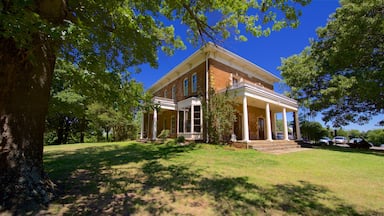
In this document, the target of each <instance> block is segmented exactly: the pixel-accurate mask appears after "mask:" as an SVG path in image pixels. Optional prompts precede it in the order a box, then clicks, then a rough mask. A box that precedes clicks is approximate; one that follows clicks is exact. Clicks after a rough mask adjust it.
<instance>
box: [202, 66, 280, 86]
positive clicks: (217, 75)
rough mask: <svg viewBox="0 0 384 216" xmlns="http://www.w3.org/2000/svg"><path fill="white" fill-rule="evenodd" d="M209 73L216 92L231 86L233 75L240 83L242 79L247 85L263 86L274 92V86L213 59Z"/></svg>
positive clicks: (211, 84)
mask: <svg viewBox="0 0 384 216" xmlns="http://www.w3.org/2000/svg"><path fill="white" fill-rule="evenodd" d="M209 71H210V81H211V83H210V86H212V87H213V88H214V89H215V91H218V90H221V89H224V88H226V87H229V86H230V85H231V83H232V80H231V74H232V76H233V77H234V78H236V79H238V80H239V81H240V79H241V78H242V79H243V81H244V82H246V83H251V84H256V85H262V86H264V87H266V88H268V89H271V90H273V86H272V85H269V84H268V83H266V82H263V81H261V80H260V79H257V78H255V77H249V76H248V75H247V74H245V73H244V72H242V71H239V70H236V69H234V68H232V67H230V66H228V65H225V64H223V63H221V62H218V61H216V60H213V59H209Z"/></svg>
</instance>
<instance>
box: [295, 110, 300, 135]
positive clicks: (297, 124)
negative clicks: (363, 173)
mask: <svg viewBox="0 0 384 216" xmlns="http://www.w3.org/2000/svg"><path fill="white" fill-rule="evenodd" d="M295 127H296V139H297V140H301V132H300V123H299V110H297V111H296V112H295Z"/></svg>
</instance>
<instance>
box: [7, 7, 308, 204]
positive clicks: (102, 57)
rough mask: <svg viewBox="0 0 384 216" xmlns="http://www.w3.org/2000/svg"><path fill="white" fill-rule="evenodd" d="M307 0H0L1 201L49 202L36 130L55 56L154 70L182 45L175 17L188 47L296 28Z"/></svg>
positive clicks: (93, 67) (101, 68)
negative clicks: (160, 53)
mask: <svg viewBox="0 0 384 216" xmlns="http://www.w3.org/2000/svg"><path fill="white" fill-rule="evenodd" d="M309 2H310V0H275V1H272V0H262V1H256V0H250V1H243V0H224V1H213V0H207V1H190V0H153V1H141V0H104V1H101V0H73V1H72V0H71V1H65V0H15V1H9V0H3V1H0V29H1V30H0V86H1V88H0V135H1V136H0V161H2V162H1V163H0V173H1V174H0V203H1V204H3V203H4V205H1V206H6V208H12V207H13V208H14V209H17V205H19V206H23V204H24V203H25V202H26V201H27V200H28V201H30V200H35V201H36V202H37V203H46V202H47V201H48V200H49V194H51V193H50V191H51V189H52V184H50V183H49V178H48V177H47V176H46V175H45V173H44V168H43V134H44V123H45V117H46V114H47V112H48V101H49V93H50V87H51V82H52V78H53V73H54V68H55V63H56V60H57V59H64V60H65V61H68V62H70V63H72V64H74V65H75V66H76V67H78V68H79V69H81V71H83V72H85V71H88V72H90V73H105V71H109V73H114V74H115V73H121V74H123V77H128V79H129V72H127V68H130V67H134V66H136V65H140V64H143V63H149V64H150V65H151V66H153V67H156V66H157V64H158V63H157V53H158V50H159V49H161V50H163V51H164V52H166V53H168V54H172V53H173V51H174V50H175V49H181V48H184V47H185V45H184V42H183V40H184V39H183V40H182V39H181V38H180V37H179V36H177V35H176V34H175V27H174V25H173V23H174V22H177V23H181V24H182V25H184V26H186V28H187V33H188V35H189V38H188V39H186V40H188V41H190V42H192V43H194V44H201V43H204V42H206V41H208V40H213V41H221V40H223V39H226V38H229V37H235V38H237V39H239V40H246V37H245V36H244V32H243V31H245V32H249V33H251V34H252V35H253V36H262V35H266V36H267V35H269V34H270V32H271V31H274V30H280V29H281V28H284V27H296V26H297V25H298V17H299V15H300V7H298V6H299V5H301V6H304V5H306V4H308V3H309ZM184 41H185V40H184ZM69 96H70V97H69ZM64 97H67V98H66V99H76V100H77V101H81V100H83V99H85V98H81V97H77V96H75V94H73V92H66V93H65V94H62V95H58V96H57V98H58V99H59V98H61V99H64ZM136 99H137V98H130V99H129V100H136ZM107 109H109V108H108V107H107ZM10 206H11V207H10ZM15 206H16V207H15Z"/></svg>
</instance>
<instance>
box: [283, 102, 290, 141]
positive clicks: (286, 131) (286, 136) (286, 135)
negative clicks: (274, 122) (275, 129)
mask: <svg viewBox="0 0 384 216" xmlns="http://www.w3.org/2000/svg"><path fill="white" fill-rule="evenodd" d="M283 128H284V140H289V138H288V126H287V110H286V109H285V107H284V108H283Z"/></svg>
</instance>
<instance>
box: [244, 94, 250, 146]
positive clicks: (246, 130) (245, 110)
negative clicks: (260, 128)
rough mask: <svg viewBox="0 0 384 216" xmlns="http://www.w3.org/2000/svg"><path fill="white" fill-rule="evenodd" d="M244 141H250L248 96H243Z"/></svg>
mask: <svg viewBox="0 0 384 216" xmlns="http://www.w3.org/2000/svg"><path fill="white" fill-rule="evenodd" d="M243 141H244V142H249V131H248V104H247V96H245V95H244V96H243Z"/></svg>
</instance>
